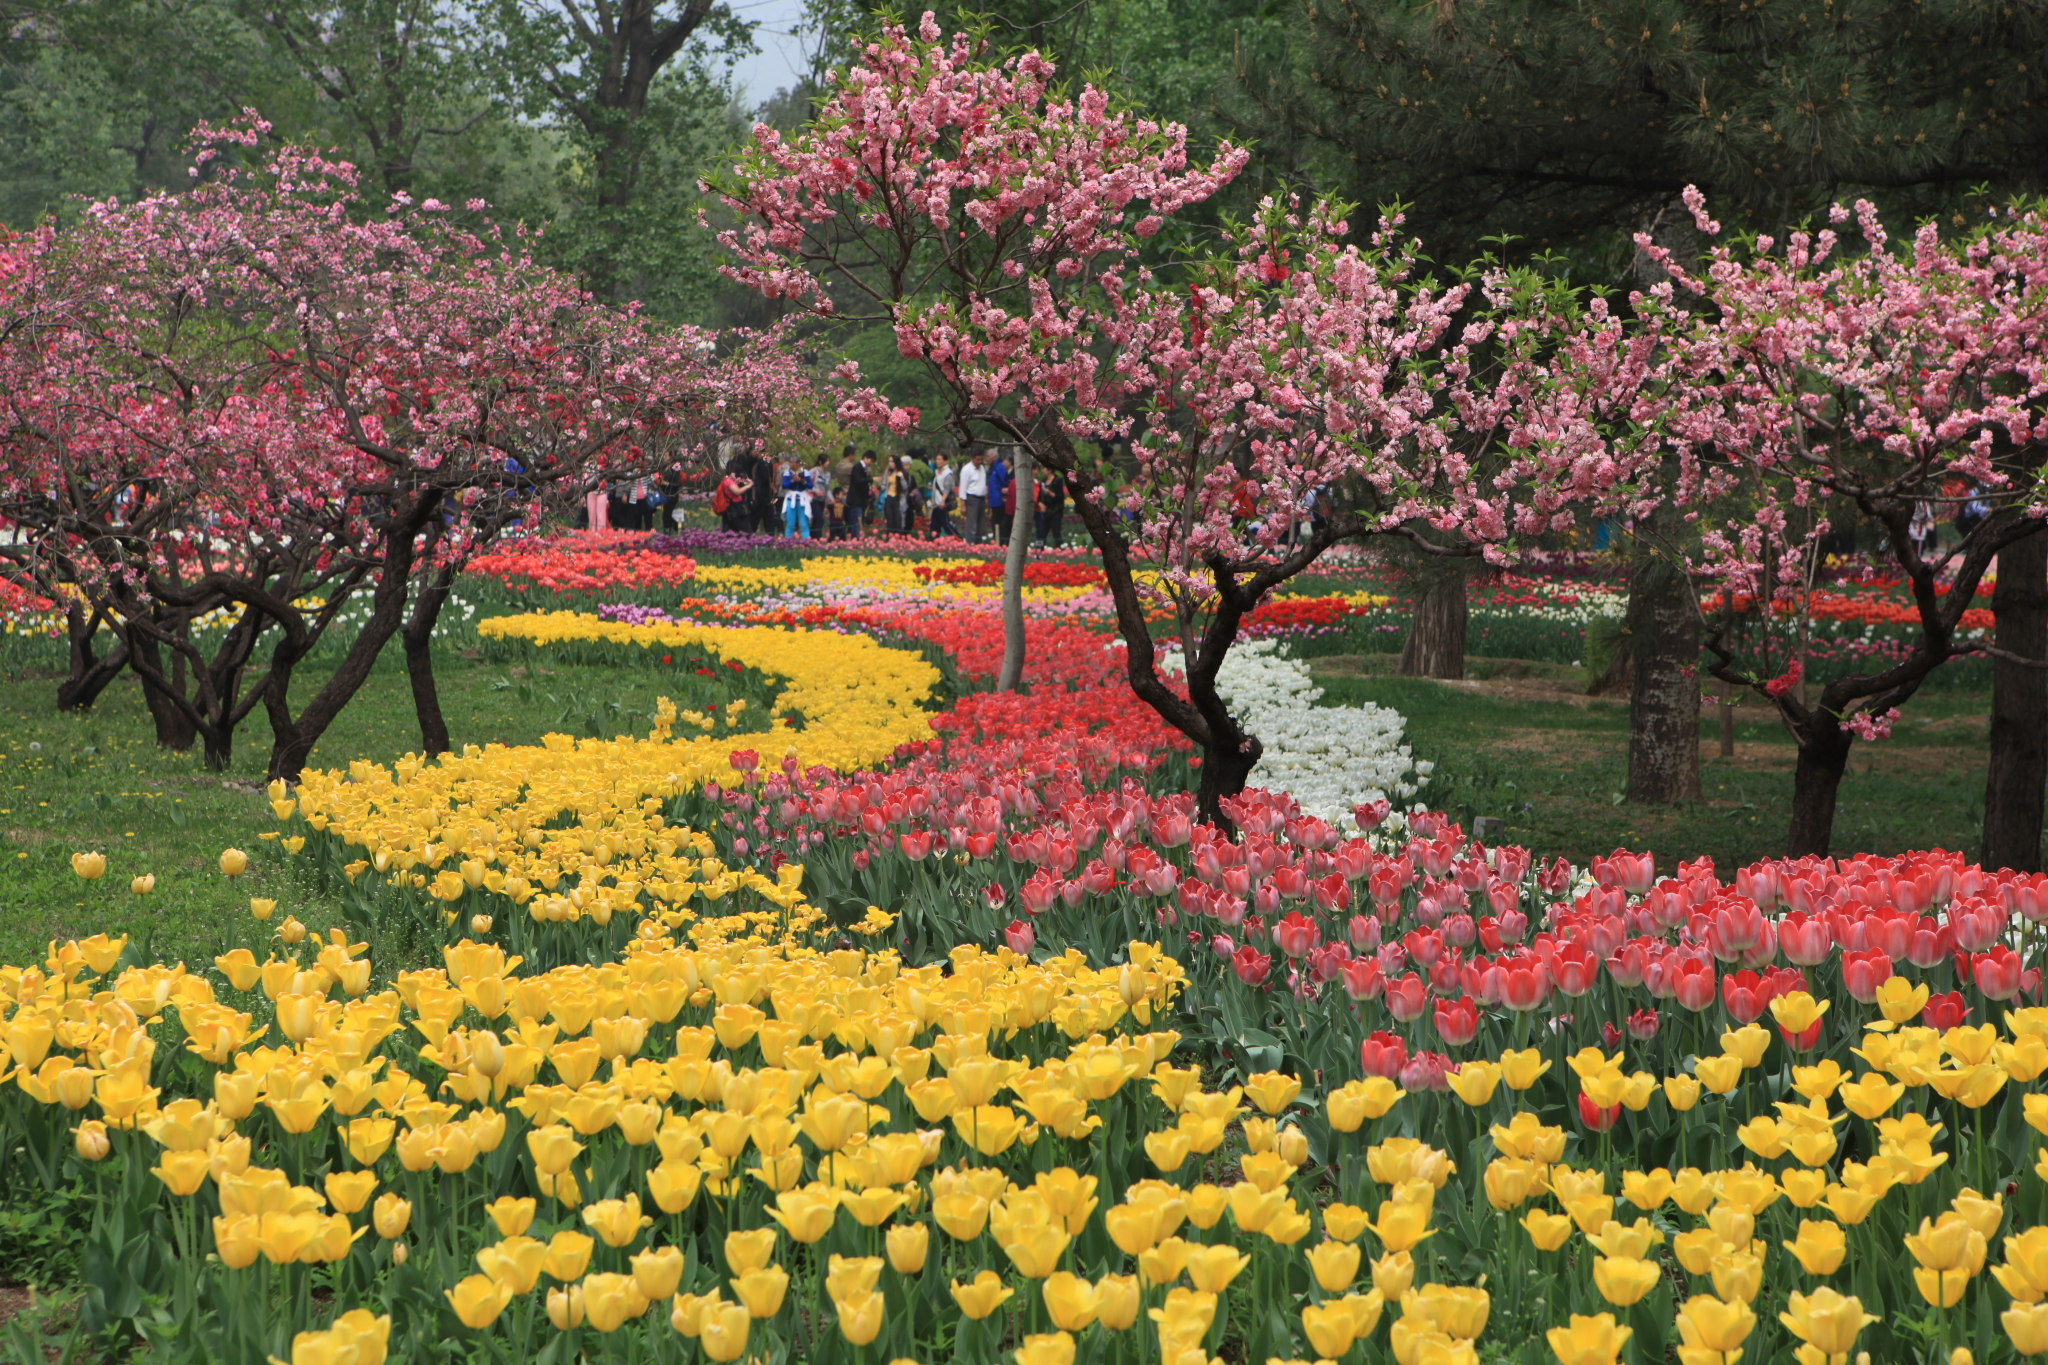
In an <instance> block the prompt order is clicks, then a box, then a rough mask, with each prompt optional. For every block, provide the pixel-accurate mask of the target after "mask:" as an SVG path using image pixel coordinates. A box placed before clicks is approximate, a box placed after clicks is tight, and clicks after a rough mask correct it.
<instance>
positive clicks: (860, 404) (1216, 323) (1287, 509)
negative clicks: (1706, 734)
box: [711, 15, 1640, 825]
mask: <svg viewBox="0 0 2048 1365" xmlns="http://www.w3.org/2000/svg"><path fill="white" fill-rule="evenodd" d="M1053 76H1054V72H1053V69H1052V67H1051V66H1050V64H1049V63H1047V62H1046V61H1045V59H1044V58H1043V57H1041V56H1040V55H1039V54H1037V53H1026V54H1023V55H1021V56H1018V57H1014V58H1010V59H1008V60H1004V61H994V60H990V59H988V58H987V57H986V56H985V54H984V53H983V51H982V50H981V49H980V48H979V47H978V46H977V44H976V42H975V40H973V39H971V38H969V37H966V36H956V37H954V38H953V39H952V40H951V41H950V42H948V43H942V42H941V41H940V35H939V33H938V29H937V26H936V24H935V23H934V22H933V20H932V18H931V16H929V15H927V16H926V17H925V20H924V23H923V24H922V26H921V27H920V29H919V30H918V32H917V33H916V35H914V36H913V35H912V34H911V33H909V32H908V31H906V30H905V29H904V28H902V27H899V26H893V25H892V26H886V27H884V28H883V29H882V31H881V33H880V34H879V36H878V37H877V38H876V39H875V40H874V41H873V42H871V43H869V44H868V45H867V46H866V47H865V48H864V49H862V51H861V52H860V54H859V57H858V60H857V62H856V64H855V65H854V66H853V67H852V69H850V70H849V71H847V72H845V73H844V74H843V75H841V76H840V77H838V78H837V81H836V83H835V85H834V87H833V89H832V92H831V95H830V97H829V98H828V99H827V100H826V101H825V103H824V105H823V108H822V109H821V111H820V113H819V117H818V119H817V120H816V122H814V123H813V124H812V125H811V126H810V127H808V128H807V129H805V130H803V131H802V132H801V133H799V134H797V135H795V136H794V137H792V138H789V139H784V138H783V137H782V136H781V135H779V134H778V133H776V132H775V131H774V130H773V129H770V128H767V127H765V126H759V127H757V128H756V129H755V135H754V142H753V144H752V145H751V146H750V147H749V148H747V149H745V151H744V152H743V153H742V155H741V156H740V157H739V159H738V163H737V165H736V166H735V167H734V169H733V171H732V172H731V174H729V175H727V176H724V177H722V178H719V179H718V180H716V181H715V182H713V183H712V185H711V188H714V189H715V190H716V191H717V192H718V193H719V194H720V195H721V196H722V198H723V200H724V202H725V203H726V205H727V206H728V207H729V208H730V209H732V210H733V212H734V214H735V215H736V220H737V221H736V225H735V226H733V227H731V228H729V229H727V230H726V231H724V232H723V233H721V238H720V240H721V242H722V244H723V245H724V247H725V248H726V250H727V251H728V252H729V253H730V256H731V261H730V263H729V264H728V266H727V271H728V273H729V274H730V275H731V276H732V277H733V278H735V279H737V280H739V281H741V282H743V283H745V284H748V285H750V286H752V287H754V288H756V289H758V290H760V291H761V292H762V293H764V294H766V295H768V296H769V297H772V298H778V299H786V300H791V301H793V302H795V303H797V304H799V305H801V306H803V307H806V308H809V309H811V310H813V311H814V312H816V313H818V314H822V315H830V316H839V317H848V316H865V317H883V318H886V319H887V320H889V321H890V322H891V323H892V324H893V326H894V328H895V334H896V339H897V345H898V347H899V349H900V350H901V352H902V353H903V354H904V355H905V356H906V357H909V358H912V359H915V360H921V361H923V362H924V363H925V364H926V365H927V366H928V367H929V368H930V370H931V372H932V373H933V375H934V377H935V378H936V379H937V380H938V382H939V384H940V386H941V389H942V391H943V392H944V393H945V394H946V395H947V397H948V401H949V410H948V411H946V412H945V413H942V414H936V415H931V416H927V415H926V414H921V413H918V412H915V411H913V410H910V409H906V408H900V407H895V406H893V405H892V404H891V403H890V402H889V401H888V399H887V398H886V397H884V396H883V395H882V394H881V393H879V392H878V391H876V390H875V389H873V388H872V387H868V386H865V385H863V384H862V383H861V377H860V375H859V372H858V370H857V368H856V367H854V366H852V365H851V364H849V365H847V366H844V367H842V369H841V371H840V377H841V379H842V380H843V381H844V382H845V383H846V384H847V386H848V390H849V392H848V395H847V397H846V398H845V400H844V401H843V403H842V405H841V413H842V415H843V416H844V417H845V418H847V419H848V420H855V421H860V422H863V423H866V424H868V425H871V426H875V427H884V426H886V427H888V428H890V429H892V430H895V431H898V432H902V431H907V430H909V429H911V428H912V427H913V426H916V425H918V424H919V423H920V422H925V423H927V424H929V425H940V424H942V425H944V426H945V427H947V428H950V429H951V430H952V431H953V432H954V433H955V435H956V436H957V437H958V438H959V439H961V440H962V441H963V442H965V441H966V440H969V439H974V438H976V437H979V438H981V439H984V440H995V441H999V442H1004V443H1009V444H1014V445H1016V446H1019V447H1021V448H1022V450H1023V451H1024V453H1025V455H1026V457H1027V458H1028V461H1029V464H1030V465H1031V466H1032V467H1033V468H1034V470H1035V472H1036V476H1037V477H1040V478H1051V479H1057V480H1060V481H1061V482H1062V484H1063V485H1064V487H1065V489H1066V491H1067V492H1068V493H1069V494H1070V495H1071V496H1072V497H1073V498H1074V501H1075V506H1076V509H1077V512H1078V515H1079V516H1080V518H1081V520H1082V523H1083V524H1084V525H1085V526H1086V527H1087V529H1088V532H1089V535H1090V537H1091V539H1092V540H1093V541H1094V543H1095V545H1096V546H1097V548H1098V549H1099V550H1100V551H1101V554H1102V557H1103V565H1104V569H1105V571H1106V573H1107V576H1108V580H1109V587H1110V592H1111V595H1112V598H1113V600H1114V603H1115V608H1116V617H1117V624H1118V630H1119V634H1120V635H1121V637H1122V640H1123V643H1124V646H1125V651H1126V663H1127V668H1128V672H1129V676H1130V680H1131V685H1132V687H1133V688H1134V689H1135V691H1136V692H1137V693H1138V695H1139V696H1140V697H1142V698H1143V699H1144V700H1145V701H1146V702H1148V703H1149V704H1150V705H1151V706H1152V707H1153V708H1154V709H1155V710H1157V711H1158V712H1159V714H1160V715H1161V716H1162V717H1163V718H1164V719H1165V720H1166V721H1167V722H1168V723H1170V724H1172V725H1173V726H1174V727H1175V728H1176V729H1179V730H1180V731H1181V732H1182V733H1184V734H1186V735H1188V736H1189V738H1191V739H1192V740H1194V741H1195V742H1196V743H1197V744H1198V745H1200V746H1201V748H1202V751H1203V766H1202V775H1201V784H1200V794H1199V801H1200V807H1201V809H1202V811H1203V814H1204V815H1205V816H1206V817H1207V818H1209V819H1211V820H1214V821H1217V822H1218V823H1222V824H1225V825H1227V823H1228V822H1227V820H1226V819H1225V817H1224V813H1223V811H1222V809H1221V805H1220V802H1221V799H1222V798H1223V797H1226V796H1229V795H1231V794H1233V793H1235V792H1236V791H1238V790H1240V789H1241V788H1242V787H1243V786H1244V783H1245V780H1246V777H1247V775H1248V774H1249V772H1250V771H1251V769H1252V767H1253V766H1254V765H1255V764H1256V763H1257V761H1258V758H1259V755H1260V752H1261V751H1260V746H1259V742H1258V740H1257V738H1256V737H1255V736H1252V735H1249V734H1247V733H1246V732H1245V730H1244V729H1243V727H1242V726H1241V725H1240V724H1239V722H1238V721H1237V720H1236V719H1235V718H1234V717H1233V716H1232V715H1231V713H1230V710H1229V708H1228V707H1227V706H1226V705H1225V704H1224V703H1223V701H1222V699H1221V698H1220V697H1219V696H1218V695H1217V692H1216V687H1215V680H1216V674H1217V670H1218V668H1220V666H1221V664H1222V662H1223V659H1224V657H1225V655H1226V654H1227V652H1228V650H1229V648H1230V646H1231V644H1232V643H1233V642H1234V641H1235V639H1236V637H1237V632H1238V629H1239V627H1240V625H1241V624H1242V622H1243V620H1244V618H1245V616H1246V615H1247V614H1249V613H1250V612H1251V611H1252V609H1253V608H1255V607H1256V606H1257V605H1258V604H1259V602H1260V601H1262V600H1263V599H1264V598H1265V597H1266V595H1267V594H1268V593H1270V592H1271V591H1272V590H1273V589H1275V588H1276V587H1278V586H1279V585H1280V584H1282V583H1284V582H1286V581H1287V580H1288V579H1290V578H1292V577H1293V576H1294V575H1296V574H1298V573H1300V572H1301V571H1302V570H1303V569H1305V568H1307V567H1308V566H1309V565H1310V564H1312V563H1314V562H1315V561H1316V560H1317V559H1318V558H1319V557H1321V556H1322V555H1323V554H1324V553H1325V552H1326V551H1327V550H1329V549H1330V547H1331V546H1333V545H1335V544H1337V543H1338V542H1339V541H1341V540H1345V539H1347V538H1355V537H1359V536H1363V535H1368V534H1393V535H1403V536H1406V537H1409V538H1411V539H1412V540H1414V541H1415V542H1416V543H1417V544H1419V545H1421V546H1422V547H1423V548H1424V549H1426V550H1428V551H1431V552H1436V553H1463V552H1465V551H1466V550H1467V549H1468V548H1470V547H1471V546H1472V545H1474V544H1483V545H1487V546H1490V547H1491V549H1492V551H1493V553H1495V554H1496V555H1497V556H1507V555H1510V554H1512V551H1513V546H1514V543H1515V541H1516V539H1517V538H1518V537H1521V536H1527V535H1530V534H1535V533H1540V532H1541V531H1543V530H1546V529H1550V528H1552V527H1553V526H1557V525H1564V524H1568V523H1569V521H1570V520H1571V517H1572V515H1573V505H1574V502H1575V500H1583V499H1584V498H1585V497H1586V496H1587V495H1589V494H1590V495H1592V496H1594V497H1596V498H1607V499H1624V498H1626V497H1628V496H1629V495H1630V490H1629V489H1628V488H1626V487H1625V486H1623V485H1622V484H1621V483H1620V482H1618V481H1617V479H1616V478H1615V477H1614V475H1615V472H1616V468H1617V467H1616V466H1615V465H1614V464H1613V463H1612V462H1611V461H1604V460H1596V461H1593V462H1592V463H1591V464H1587V463H1585V462H1583V461H1575V460H1574V451H1575V449H1576V448H1577V446H1578V445H1579V443H1581V442H1582V441H1583V440H1585V439H1587V438H1588V437H1589V436H1590V435H1591V434H1593V433H1594V432H1595V431H1596V424H1594V423H1591V422H1589V421H1586V420H1583V419H1582V417H1581V416H1580V415H1579V414H1577V413H1576V412H1575V411H1574V409H1573V407H1572V405H1570V404H1567V405H1564V406H1559V405H1558V404H1555V403H1552V402H1549V401H1547V400H1546V401H1545V402H1543V403H1540V404H1539V403H1538V402H1537V401H1536V400H1537V399H1538V398H1539V397H1542V396H1544V395H1547V394H1548V393H1549V391H1550V388H1551V381H1550V380H1549V378H1548V375H1549V370H1548V368H1547V367H1546V365H1545V364H1544V360H1545V357H1546V356H1547V355H1549V354H1550V353H1552V352H1555V351H1556V350H1557V349H1558V348H1559V347H1560V345H1561V344H1562V343H1563V342H1564V341H1565V340H1566V339H1567V338H1569V337H1571V336H1575V335H1577V334H1579V333H1581V332H1584V333H1586V334H1588V335H1589V336H1595V337H1606V338H1608V339H1609V341H1608V350H1609V351H1610V352H1612V353H1614V354H1619V355H1623V356H1624V359H1625V360H1626V357H1627V355H1628V354H1629V352H1628V351H1627V347H1626V345H1625V344H1624V342H1623V340H1622V338H1621V333H1620V330H1619V327H1618V324H1617V323H1616V322H1615V321H1614V320H1613V319H1611V318H1608V317H1607V316H1606V315H1605V313H1604V312H1602V311H1601V310H1599V309H1597V308H1594V309H1592V310H1590V311H1587V310H1582V309H1580V308H1578V307H1577V306H1576V305H1575V304H1574V303H1573V301H1572V300H1571V298H1570V297H1569V296H1568V295H1566V294H1565V293H1563V292H1562V291H1560V290H1557V289H1555V288H1551V287H1546V286H1544V285H1543V284H1542V283H1541V282H1539V281H1536V280H1535V279H1534V278H1533V277H1529V276H1510V275H1507V274H1505V273H1501V272H1494V273H1490V274H1488V275H1486V276H1485V277H1484V278H1483V279H1482V280H1480V281H1479V282H1478V283H1477V284H1476V285H1474V284H1453V285H1450V286H1442V285H1439V284H1438V283H1436V282H1435V281H1434V280H1433V279H1431V278H1430V277H1429V276H1428V274H1427V273H1426V271H1425V270H1424V268H1423V264H1422V262H1421V260H1420V257H1419V254H1418V248H1417V245H1416V244H1415V243H1413V242H1412V241H1408V240H1405V239H1403V238H1402V237H1401V235H1400V233H1399V227H1398V222H1397V221H1389V222H1385V223H1383V224H1382V225H1381V226H1380V229H1379V230H1378V231H1377V232H1376V233H1375V234H1373V235H1372V236H1371V237H1370V238H1369V239H1368V240H1367V241H1366V242H1364V243H1362V244H1351V245H1347V244H1346V241H1345V239H1346V236H1347V233H1348V230H1349V225H1348V223H1347V222H1346V221H1345V215H1344V214H1343V212H1342V211H1341V210H1340V209H1338V208H1337V207H1336V206H1332V205H1319V206H1313V207H1309V208H1303V207H1302V206H1300V205H1298V204H1295V203H1291V202H1278V201H1269V202H1267V203H1266V204H1264V205H1263V206H1262V207H1261V209H1260V211H1259V213H1258V215H1257V217H1256V218H1255V220H1254V221H1252V222H1251V223H1249V224H1246V225H1243V226H1241V227H1238V228H1235V229H1232V230H1231V231H1230V232H1229V233H1228V234H1227V239H1226V241H1225V244H1224V248H1223V250H1221V251H1220V252H1217V253H1214V254H1211V255H1208V256H1204V257H1191V256H1187V255H1181V256H1179V257H1178V258H1171V253H1168V252H1166V251H1165V250H1164V249H1163V247H1162V246H1161V243H1163V242H1164V241H1165V240H1166V239H1168V238H1170V237H1172V236H1173V235H1174V233H1173V232H1172V231H1171V230H1170V229H1171V220H1172V218H1173V215H1175V214H1176V213H1177V212H1179V211H1180V210H1182V209H1184V208H1186V207H1187V206H1189V205H1191V204H1195V203H1198V202H1200V201H1201V200H1203V199H1206V198H1208V197H1209V196H1211V195H1212V194H1214V193H1215V191H1216V190H1217V189H1219V188H1220V187H1221V186H1222V185H1223V184H1224V183H1226V182H1227V181H1228V180H1229V179H1230V178H1231V177H1232V176H1234V175H1235V174H1236V173H1237V172H1238V171H1239V170H1240V169H1241V168H1242V167H1243V165H1244V163H1245V159H1246V154H1245V152H1244V151H1243V149H1241V148H1236V147H1232V146H1229V145H1228V144H1225V145H1223V146H1221V147H1219V148H1218V149H1217V151H1216V154H1215V156H1214V157H1213V159H1211V160H1210V161H1209V162H1208V164H1206V165H1191V164H1190V160H1189V156H1188V150H1187V146H1186V134H1185V130H1183V129H1182V128H1180V127H1178V126H1176V125H1162V124H1159V123H1156V122H1153V121H1151V120H1148V119H1145V118H1142V117H1140V116H1138V115H1136V114H1134V113H1131V112H1129V111H1124V110H1120V109H1117V108H1115V107H1114V106H1113V104H1112V102H1111V100H1110V99H1109V97H1108V95H1107V94H1106V93H1105V92H1103V91H1101V90H1099V89H1096V88H1094V87H1092V86H1084V87H1083V88H1082V89H1081V90H1080V91H1079V92H1078V93H1075V94H1071V95H1070V94H1067V93H1065V92H1064V91H1061V90H1059V89H1056V88H1055V87H1054V85H1053ZM1153 239H1158V240H1157V241H1154V240H1153ZM1148 242H1152V246H1151V247H1150V248H1148V247H1147V243H1148ZM1148 257H1150V258H1151V263H1149V264H1148V263H1147V259H1148ZM1626 363H1631V364H1639V363H1640V362H1639V361H1633V360H1627V361H1626ZM1608 391H1612V390H1611V386H1610V389H1604V390H1600V392H1608ZM1588 392H1589V393H1590V392H1592V390H1590V389H1589V390H1588ZM1584 401H1585V403H1588V404H1590V403H1595V402H1597V401H1599V400H1597V399H1593V398H1588V399H1586V400H1584ZM1539 411H1540V412H1542V413H1543V414H1544V415H1543V416H1542V417H1541V418H1540V419H1539V417H1538V413H1539ZM1530 461H1537V462H1549V463H1558V462H1562V463H1563V464H1564V465H1565V466H1567V468H1566V470H1565V472H1564V473H1562V474H1558V475H1554V476H1553V477H1551V479H1550V480H1549V482H1548V484H1547V485H1546V497H1551V496H1553V495H1554V496H1555V499H1556V500H1555V501H1554V502H1544V503H1538V502H1532V501H1530V500H1528V499H1526V498H1524V496H1523V495H1522V492H1521V491H1520V490H1522V489H1523V488H1524V487H1526V486H1528V484H1529V480H1528V478H1527V477H1526V475H1525V473H1524V472H1523V470H1522V468H1521V466H1522V465H1523V464H1524V463H1526V462H1530ZM1161 606H1164V607H1165V608H1167V609H1168V612H1169V614H1170V615H1171V617H1172V623H1173V643H1174V644H1176V645H1177V646H1178V647H1179V650H1180V653H1181V657H1182V660H1183V666H1184V677H1183V679H1182V680H1181V681H1180V682H1179V683H1176V682H1175V681H1174V680H1173V679H1172V678H1171V677H1170V676H1169V675H1168V674H1167V673H1166V672H1165V671H1164V670H1163V668H1162V664H1161V657H1160V653H1159V650H1158V649H1157V647H1156V646H1155V644H1154V641H1153V638H1152V635H1151V633H1150V629H1149V627H1148V625H1147V619H1146V618H1147V614H1148V611H1150V610H1153V609H1155V608H1158V607H1161Z"/></svg>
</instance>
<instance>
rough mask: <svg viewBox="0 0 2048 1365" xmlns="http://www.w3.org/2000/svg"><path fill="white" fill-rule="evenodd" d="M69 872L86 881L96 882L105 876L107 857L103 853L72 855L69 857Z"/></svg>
mask: <svg viewBox="0 0 2048 1365" xmlns="http://www.w3.org/2000/svg"><path fill="white" fill-rule="evenodd" d="M71 870H72V871H73V872H76V873H77V874H78V875H79V876H80V877H83V878H84V879H85V880H86V881H89V882H91V881H98V880H99V879H100V878H101V877H103V876H105V875H106V871H107V855H106V854H104V853H74V854H72V855H71Z"/></svg>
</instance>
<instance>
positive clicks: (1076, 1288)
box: [1040, 1270, 1100, 1332]
mask: <svg viewBox="0 0 2048 1365" xmlns="http://www.w3.org/2000/svg"><path fill="white" fill-rule="evenodd" d="M1040 1293H1041V1294H1042V1295H1043V1297H1044V1299H1045V1311H1046V1313H1047V1315H1048V1316H1050V1317H1051V1318H1052V1322H1053V1326H1055V1327H1057V1328H1059V1329H1060V1330H1061V1331H1062V1332H1080V1331H1085V1330H1086V1329H1087V1327H1088V1325H1089V1324H1090V1323H1092V1322H1094V1321H1095V1316H1096V1312H1097V1309H1098V1308H1099V1306H1100V1299H1099V1297H1098V1295H1097V1294H1096V1292H1095V1286H1094V1284H1092V1283H1091V1282H1089V1281H1087V1280H1084V1279H1082V1278H1081V1277H1080V1276H1078V1275H1074V1274H1070V1273H1069V1272H1067V1271H1064V1270H1062V1271H1059V1272H1057V1273H1056V1274H1053V1275H1050V1276H1047V1277H1046V1281H1045V1283H1044V1284H1043V1285H1042V1286H1040Z"/></svg>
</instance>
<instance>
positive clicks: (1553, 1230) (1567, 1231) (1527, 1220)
mask: <svg viewBox="0 0 2048 1365" xmlns="http://www.w3.org/2000/svg"><path fill="white" fill-rule="evenodd" d="M1522 1226H1523V1227H1524V1228H1526V1229H1528V1232H1529V1240H1530V1241H1531V1242H1533V1243H1535V1244H1536V1249H1537V1250H1538V1251H1555V1250H1557V1249H1558V1248H1559V1247H1561V1246H1563V1245H1564V1239H1565V1238H1567V1237H1569V1236H1571V1235H1572V1220H1571V1219H1569V1218H1567V1217H1565V1216H1564V1215H1562V1214H1557V1213H1547V1212H1545V1211H1544V1210H1542V1209H1530V1210H1529V1211H1528V1212H1527V1213H1525V1214H1523V1215H1522Z"/></svg>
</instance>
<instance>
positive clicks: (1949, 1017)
mask: <svg viewBox="0 0 2048 1365" xmlns="http://www.w3.org/2000/svg"><path fill="white" fill-rule="evenodd" d="M1969 1017H1970V1007H1969V1006H1968V1005H1965V1004H1964V1003H1963V993H1962V992H1961V991H1950V992H1948V993H1947V994H1946V995H1935V996H1929V997H1928V1000H1927V1005H1926V1008H1924V1009H1922V1010H1921V1011H1920V1022H1921V1023H1923V1024H1925V1025H1927V1027H1929V1028H1931V1029H1934V1030H1936V1031H1938V1032H1941V1033H1946V1032H1948V1031H1949V1030H1950V1029H1952V1028H1959V1027H1961V1025H1962V1023H1963V1021H1964V1020H1965V1019H1968V1018H1969Z"/></svg>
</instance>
